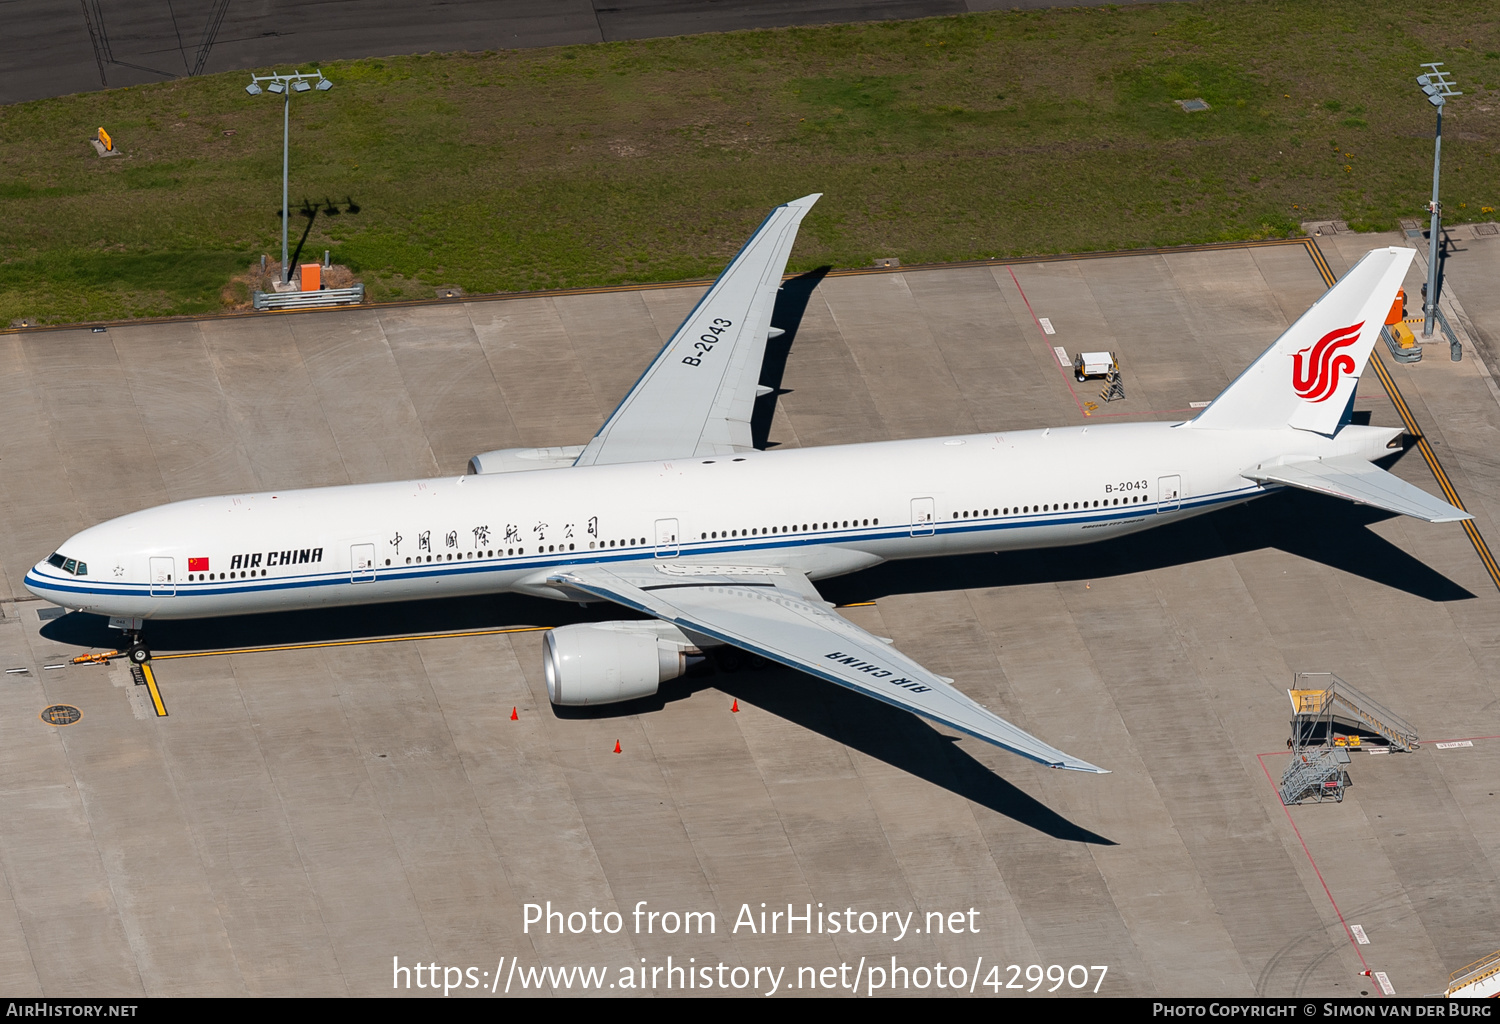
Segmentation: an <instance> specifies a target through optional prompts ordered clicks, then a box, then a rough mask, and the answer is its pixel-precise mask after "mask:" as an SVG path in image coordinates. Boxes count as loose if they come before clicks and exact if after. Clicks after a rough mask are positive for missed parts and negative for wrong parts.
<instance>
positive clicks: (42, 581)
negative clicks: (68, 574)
mask: <svg viewBox="0 0 1500 1024" xmlns="http://www.w3.org/2000/svg"><path fill="white" fill-rule="evenodd" d="M48 568H49V566H48V565H47V563H46V562H45V561H43V562H38V563H37V564H36V565H33V566H32V567H31V571H30V572H28V573H27V574H26V578H25V579H24V580H22V581H21V584H22V586H24V587H25V588H26V589H27V590H29V591H31V593H32V594H33V595H35V596H36V597H40V598H41V599H42V600H43V601H51V602H53V603H54V604H55V603H57V599H58V591H57V589H56V588H55V587H54V586H53V585H52V582H51V577H50V575H49V573H48Z"/></svg>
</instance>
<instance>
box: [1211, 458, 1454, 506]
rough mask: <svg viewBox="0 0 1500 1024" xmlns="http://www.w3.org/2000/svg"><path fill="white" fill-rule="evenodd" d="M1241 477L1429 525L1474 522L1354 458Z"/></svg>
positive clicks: (1255, 471)
mask: <svg viewBox="0 0 1500 1024" xmlns="http://www.w3.org/2000/svg"><path fill="white" fill-rule="evenodd" d="M1241 475H1242V476H1244V477H1245V478H1247V479H1250V480H1255V481H1258V482H1260V483H1277V484H1285V485H1286V486H1288V487H1297V488H1300V489H1302V490H1304V491H1313V492H1314V493H1317V494H1329V495H1332V496H1333V497H1335V498H1343V499H1344V500H1345V501H1352V502H1355V503H1356V504H1359V505H1372V506H1374V507H1375V508H1383V509H1385V510H1386V511H1387V512H1399V513H1401V514H1402V515H1404V516H1412V517H1414V518H1417V519H1425V520H1427V521H1428V522H1429V523H1455V522H1458V521H1460V520H1463V519H1473V518H1474V517H1473V516H1471V515H1469V513H1467V512H1465V511H1464V510H1463V509H1461V508H1458V507H1456V506H1454V505H1450V504H1448V503H1447V502H1446V501H1443V500H1442V499H1441V498H1435V497H1433V496H1432V495H1430V494H1428V493H1427V492H1426V491H1424V490H1422V489H1421V488H1420V487H1414V486H1413V485H1411V484H1409V483H1407V482H1406V481H1405V480H1402V479H1401V478H1400V477H1399V476H1396V475H1395V474H1393V473H1387V472H1386V471H1385V470H1383V469H1381V468H1380V467H1379V466H1376V465H1373V464H1372V463H1369V462H1366V461H1365V460H1364V459H1362V458H1360V457H1359V456H1358V455H1342V456H1339V457H1337V458H1332V459H1309V460H1307V461H1305V462H1293V463H1290V464H1288V465H1284V466H1257V467H1256V468H1255V469H1252V470H1247V471H1246V472H1244V473H1242V474H1241Z"/></svg>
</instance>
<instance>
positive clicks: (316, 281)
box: [302, 263, 323, 292]
mask: <svg viewBox="0 0 1500 1024" xmlns="http://www.w3.org/2000/svg"><path fill="white" fill-rule="evenodd" d="M322 287H323V265H322V264H321V263H304V264H302V290H303V291H305V292H315V291H318V290H319V289H321V288H322Z"/></svg>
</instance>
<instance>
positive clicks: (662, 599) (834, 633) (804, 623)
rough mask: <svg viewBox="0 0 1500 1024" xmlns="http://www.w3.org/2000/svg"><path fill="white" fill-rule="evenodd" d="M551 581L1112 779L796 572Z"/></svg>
mask: <svg viewBox="0 0 1500 1024" xmlns="http://www.w3.org/2000/svg"><path fill="white" fill-rule="evenodd" d="M548 582H549V583H553V584H557V585H563V586H567V587H571V588H575V589H577V590H581V591H585V592H587V593H590V594H593V595H594V596H596V597H602V598H607V599H608V600H611V601H614V602H616V603H618V604H622V605H625V606H626V607H629V608H634V609H636V610H637V611H641V612H644V613H646V614H647V615H653V616H655V617H656V618H658V619H662V620H664V621H666V622H670V623H672V624H674V625H676V626H678V627H679V628H681V629H682V630H684V631H686V632H687V633H689V634H694V633H696V634H700V635H703V636H707V637H711V638H713V639H715V640H719V641H722V642H724V643H729V644H733V645H735V646H736V647H742V648H744V649H745V650H748V651H753V652H754V653H756V654H759V655H761V656H762V657H765V658H769V659H771V660H772V661H776V662H780V663H781V664H783V665H787V666H790V667H791V668H795V669H800V670H801V671H803V672H807V673H809V674H810V675H814V676H817V677H818V678H819V679H826V680H827V681H828V682H830V683H837V684H838V685H839V686H844V687H847V688H848V689H851V690H855V691H857V692H859V693H862V694H865V695H866V696H868V697H874V698H875V699H876V700H883V701H885V702H886V703H887V704H894V705H896V706H897V707H899V708H904V709H906V710H907V711H912V712H915V713H916V714H918V715H922V716H923V717H925V718H930V719H932V720H934V721H936V722H941V723H943V724H944V725H947V726H950V727H952V728H954V729H957V730H958V731H960V732H963V733H967V734H968V735H970V736H973V737H976V738H977V739H981V740H984V741H986V742H988V743H993V744H995V745H996V746H998V747H1004V748H1005V749H1006V750H1009V751H1012V752H1014V753H1017V754H1020V755H1021V756H1022V757H1026V758H1030V759H1031V760H1033V761H1039V762H1041V763H1042V764H1045V765H1047V766H1049V767H1052V768H1070V769H1073V770H1074V771H1084V772H1098V773H1101V774H1103V773H1105V769H1103V768H1098V767H1095V766H1094V765H1091V764H1089V763H1088V762H1087V761H1080V760H1078V759H1077V758H1075V757H1071V756H1069V755H1068V754H1065V753H1063V752H1062V751H1061V750H1058V749H1056V748H1054V747H1050V746H1048V745H1047V744H1045V743H1043V742H1042V741H1041V740H1039V739H1037V738H1036V737H1035V736H1032V735H1031V734H1030V733H1027V732H1025V731H1023V730H1021V729H1018V728H1016V727H1015V726H1014V725H1011V724H1010V723H1009V722H1007V721H1005V720H1004V719H1003V718H1000V717H998V716H996V715H992V714H990V712H988V711H986V710H985V709H984V708H982V707H980V706H979V705H978V704H976V703H974V701H972V700H970V699H969V698H968V697H966V696H964V695H963V694H962V693H960V692H959V691H958V690H957V689H956V688H955V687H953V686H951V685H950V683H951V682H952V680H950V679H946V678H945V677H943V676H939V675H936V674H934V673H932V672H929V671H928V670H927V669H925V668H923V667H922V666H921V665H918V664H917V663H916V662H915V661H913V660H911V659H910V658H908V657H907V656H906V655H904V654H902V653H901V652H900V651H898V650H896V649H895V647H893V646H891V645H890V644H889V642H888V641H885V640H882V639H881V638H879V637H876V636H873V635H872V634H870V633H867V632H865V631H864V630H862V629H860V628H859V627H858V626H856V625H854V623H852V622H850V621H849V620H847V619H845V618H843V617H842V616H840V615H838V614H837V613H836V612H835V611H834V610H833V606H832V605H830V604H828V603H827V602H825V601H822V600H821V599H819V598H818V597H817V596H816V595H817V591H816V590H815V589H814V588H813V585H812V583H811V582H810V581H809V580H808V579H807V577H806V576H804V575H803V574H802V573H801V572H799V571H797V570H795V569H789V568H781V567H775V566H726V565H699V564H693V563H684V562H679V561H675V560H674V561H663V562H629V563H625V564H623V565H620V564H616V565H608V566H606V565H591V566H581V567H577V568H569V569H566V570H561V571H559V572H556V573H553V574H552V575H551V576H549V577H548Z"/></svg>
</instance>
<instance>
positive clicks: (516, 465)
mask: <svg viewBox="0 0 1500 1024" xmlns="http://www.w3.org/2000/svg"><path fill="white" fill-rule="evenodd" d="M583 449H584V445H581V444H574V445H567V446H565V447H562V448H497V449H496V450H495V451H492V452H480V453H479V454H478V455H476V456H474V457H473V458H472V459H470V460H469V476H484V475H488V474H490V473H527V472H530V471H531V470H533V469H564V468H566V467H568V466H571V465H572V464H573V463H574V462H575V461H576V460H577V459H578V456H580V455H582V454H583Z"/></svg>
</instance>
